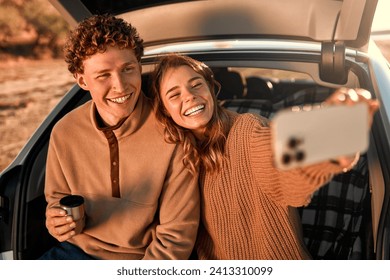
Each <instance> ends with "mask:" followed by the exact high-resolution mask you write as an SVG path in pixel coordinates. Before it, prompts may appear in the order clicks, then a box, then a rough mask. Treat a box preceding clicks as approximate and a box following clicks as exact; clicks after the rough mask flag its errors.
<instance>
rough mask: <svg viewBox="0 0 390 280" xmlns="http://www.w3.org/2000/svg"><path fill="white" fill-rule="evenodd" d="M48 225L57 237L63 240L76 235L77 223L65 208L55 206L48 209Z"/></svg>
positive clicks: (52, 233)
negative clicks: (67, 214) (67, 213)
mask: <svg viewBox="0 0 390 280" xmlns="http://www.w3.org/2000/svg"><path fill="white" fill-rule="evenodd" d="M46 227H47V229H48V231H49V233H50V234H51V235H52V236H53V237H54V238H55V239H57V240H58V241H60V242H63V241H66V240H68V239H69V238H71V237H72V236H74V235H75V231H74V229H75V227H76V223H75V222H74V221H73V219H72V217H70V216H66V213H65V211H64V210H62V209H59V208H55V207H53V208H48V209H47V210H46Z"/></svg>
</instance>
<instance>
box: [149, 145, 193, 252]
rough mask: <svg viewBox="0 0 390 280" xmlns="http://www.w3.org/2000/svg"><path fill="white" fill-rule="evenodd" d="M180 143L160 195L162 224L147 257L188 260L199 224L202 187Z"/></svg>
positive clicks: (157, 230) (157, 229) (158, 227)
mask: <svg viewBox="0 0 390 280" xmlns="http://www.w3.org/2000/svg"><path fill="white" fill-rule="evenodd" d="M183 156H184V154H183V152H182V149H181V146H177V147H176V150H175V152H174V154H173V156H172V159H171V162H170V167H169V170H168V173H167V176H166V180H165V183H164V188H163V191H162V193H161V197H160V209H159V211H158V213H159V218H160V224H159V225H158V226H157V228H156V236H155V237H154V238H153V241H152V243H151V244H150V245H149V246H148V248H147V250H146V252H145V257H144V259H188V258H189V256H190V254H191V252H192V249H193V246H194V243H195V239H196V234H197V230H198V224H199V207H200V205H199V189H198V180H197V174H196V176H194V175H192V174H190V172H189V171H188V169H186V168H185V167H184V165H183V163H182V159H183Z"/></svg>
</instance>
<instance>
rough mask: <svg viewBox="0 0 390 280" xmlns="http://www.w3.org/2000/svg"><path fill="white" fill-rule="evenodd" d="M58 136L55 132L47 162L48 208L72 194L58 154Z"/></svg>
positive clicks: (52, 136)
mask: <svg viewBox="0 0 390 280" xmlns="http://www.w3.org/2000/svg"><path fill="white" fill-rule="evenodd" d="M57 134H58V133H57V131H56V130H53V132H52V135H51V138H50V142H49V149H48V154H47V162H46V177H45V197H46V200H47V203H48V205H47V207H48V208H50V207H52V206H53V205H56V204H58V203H59V200H60V199H61V198H62V197H64V196H65V195H68V194H71V190H70V188H69V186H68V183H67V181H66V178H65V175H64V172H63V170H62V167H61V163H60V160H59V158H58V154H57V145H56V142H57V139H60V138H61V137H59V136H58V135H57Z"/></svg>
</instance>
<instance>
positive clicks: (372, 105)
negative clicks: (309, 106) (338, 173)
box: [325, 88, 379, 172]
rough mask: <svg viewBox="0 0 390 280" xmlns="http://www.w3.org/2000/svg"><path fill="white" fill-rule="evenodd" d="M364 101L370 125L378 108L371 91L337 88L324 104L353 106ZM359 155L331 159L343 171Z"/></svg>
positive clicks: (345, 170)
mask: <svg viewBox="0 0 390 280" xmlns="http://www.w3.org/2000/svg"><path fill="white" fill-rule="evenodd" d="M361 102H364V103H366V104H367V106H368V118H369V120H368V124H369V126H370V127H371V125H372V121H373V118H374V114H375V112H376V111H377V110H378V109H379V102H378V101H377V100H374V99H372V97H371V93H370V92H369V91H367V90H365V89H362V88H357V89H348V88H339V89H338V90H336V91H335V92H334V93H333V94H332V95H331V96H330V97H328V98H327V99H326V100H325V104H328V105H337V104H344V105H348V106H353V105H356V104H358V103H361ZM359 157H360V155H359V154H356V155H353V156H343V157H339V158H337V160H335V161H333V162H335V163H337V164H338V165H340V166H341V167H342V168H343V171H344V172H347V171H348V170H350V169H351V168H352V167H353V166H354V165H355V164H356V163H357V161H358V160H359Z"/></svg>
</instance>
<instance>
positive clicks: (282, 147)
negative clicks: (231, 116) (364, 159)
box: [271, 103, 369, 170]
mask: <svg viewBox="0 0 390 280" xmlns="http://www.w3.org/2000/svg"><path fill="white" fill-rule="evenodd" d="M271 129H272V147H273V152H274V160H275V165H276V167H277V168H279V169H282V170H288V169H291V168H296V167H304V166H307V165H310V164H315V163H320V162H323V161H326V160H330V159H337V158H338V157H340V156H349V155H351V156H353V155H355V154H356V153H357V152H360V153H364V152H365V151H366V150H367V149H368V145H369V124H368V106H367V105H366V104H364V103H361V104H356V105H354V106H347V105H331V106H326V107H320V108H313V109H311V110H309V111H293V110H291V109H284V110H282V111H279V112H278V113H276V114H275V116H274V118H273V119H272V121H271Z"/></svg>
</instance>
